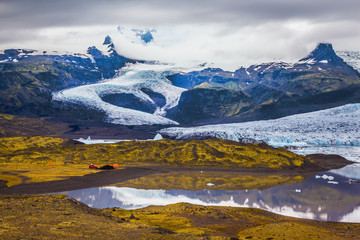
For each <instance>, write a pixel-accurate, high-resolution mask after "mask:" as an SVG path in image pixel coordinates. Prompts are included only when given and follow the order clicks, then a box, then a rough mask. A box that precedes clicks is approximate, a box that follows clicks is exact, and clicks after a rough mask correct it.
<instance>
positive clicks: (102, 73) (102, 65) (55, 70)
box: [0, 37, 136, 116]
mask: <svg viewBox="0 0 360 240" xmlns="http://www.w3.org/2000/svg"><path fill="white" fill-rule="evenodd" d="M112 45H113V44H112V42H111V39H110V37H107V38H106V39H105V42H104V48H105V49H106V50H107V51H106V52H101V51H100V50H98V49H97V48H96V47H89V49H88V54H69V53H64V54H61V53H57V52H52V53H50V54H48V53H47V52H46V51H44V52H38V51H36V50H24V49H8V50H5V51H4V52H3V53H2V54H0V112H2V113H10V114H23V115H30V116H39V115H40V116H42V115H48V114H52V113H54V112H55V113H56V111H57V110H55V109H53V108H52V103H51V95H52V92H53V91H58V90H61V89H64V88H70V87H74V86H79V85H83V84H89V83H95V82H97V81H99V80H101V79H104V78H111V77H113V76H114V75H115V73H116V71H117V70H118V69H119V68H121V67H123V66H125V64H126V63H135V62H136V61H135V60H131V59H127V58H125V57H123V56H121V55H119V54H118V53H117V52H116V50H115V49H114V48H113V47H112Z"/></svg>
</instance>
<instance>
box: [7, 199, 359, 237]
mask: <svg viewBox="0 0 360 240" xmlns="http://www.w3.org/2000/svg"><path fill="white" fill-rule="evenodd" d="M0 219H1V221H0V238H1V239H349V240H351V239H358V236H359V234H360V224H350V223H325V222H318V221H311V220H302V219H296V218H290V217H284V216H279V215H276V214H273V213H269V212H265V211H262V210H256V209H247V208H231V207H204V206H196V205H191V204H186V203H179V204H174V205H169V206H157V207H155V206H150V207H147V208H144V209H138V210H121V209H116V208H112V209H105V210H99V209H93V208H90V207H87V206H86V205H84V204H82V203H79V202H77V201H75V200H73V199H71V198H69V197H66V196H64V195H57V196H41V195H17V196H6V195H0Z"/></svg>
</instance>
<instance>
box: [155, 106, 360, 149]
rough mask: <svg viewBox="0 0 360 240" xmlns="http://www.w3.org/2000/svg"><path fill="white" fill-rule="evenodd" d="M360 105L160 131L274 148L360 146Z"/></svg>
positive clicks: (178, 136)
mask: <svg viewBox="0 0 360 240" xmlns="http://www.w3.org/2000/svg"><path fill="white" fill-rule="evenodd" d="M359 119H360V104H348V105H344V106H341V107H337V108H332V109H327V110H322V111H316V112H310V113H304V114H296V115H292V116H288V117H283V118H279V119H274V120H264V121H254V122H244V123H233V124H218V125H205V126H200V127H190V128H180V127H172V128H166V129H162V130H160V131H159V133H160V134H161V135H163V136H167V137H170V138H174V139H191V138H199V137H201V136H206V137H213V138H221V139H229V140H235V141H242V139H244V138H245V139H254V140H257V141H264V142H266V143H268V144H270V145H272V146H275V147H280V146H281V147H283V146H295V147H301V146H311V145H343V146H360V121H359Z"/></svg>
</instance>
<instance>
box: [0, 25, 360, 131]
mask: <svg viewBox="0 0 360 240" xmlns="http://www.w3.org/2000/svg"><path fill="white" fill-rule="evenodd" d="M124 31H125V30H124ZM129 31H130V33H126V34H128V35H129V36H133V37H134V38H136V39H138V40H139V41H145V40H146V41H151V40H150V38H149V37H150V35H149V34H148V33H151V31H150V30H136V29H133V30H129ZM142 38H146V39H142ZM146 41H145V42H146ZM145 42H144V46H145V45H146V44H145ZM340 54H341V56H344V58H345V59H346V62H345V61H344V60H343V59H342V58H341V57H339V56H338V55H337V54H336V53H335V51H334V50H333V47H332V45H331V44H328V43H321V44H319V45H318V46H317V47H316V48H315V49H314V51H312V52H311V53H310V54H309V55H307V56H306V57H304V58H303V59H301V60H300V61H298V62H296V63H293V64H289V63H283V62H272V63H264V64H259V65H252V66H250V67H248V68H243V67H242V68H239V69H237V70H236V71H234V72H230V71H223V70H222V69H219V68H207V69H203V70H200V71H192V72H188V73H184V72H180V70H179V68H175V67H174V66H171V65H166V64H161V63H156V62H145V61H138V60H133V59H128V58H126V57H124V56H122V55H120V54H119V53H118V52H117V49H116V47H115V44H114V43H113V41H112V39H111V38H110V37H109V36H106V37H105V40H104V42H103V44H102V46H99V47H94V46H93V47H89V48H88V51H87V53H86V54H76V53H75V54H70V53H57V52H51V53H50V52H46V51H42V52H41V51H35V50H24V49H8V50H5V51H3V52H2V53H0V113H6V114H16V115H25V116H33V117H39V116H41V117H42V116H53V117H62V118H68V119H82V120H95V121H98V122H108V123H115V124H121V125H144V124H146V125H156V124H161V125H168V124H170V125H171V124H178V123H179V124H183V125H200V124H211V123H229V122H244V121H251V120H261V119H272V118H278V117H283V116H288V115H291V114H297V113H304V112H310V111H315V110H321V109H326V108H331V107H337V106H341V105H344V104H348V103H359V102H360V73H359V72H358V71H357V70H355V69H354V68H353V67H352V66H357V63H358V62H359V55H357V54H356V52H340ZM347 62H349V63H350V64H351V66H350V65H348V64H347ZM139 63H140V64H139ZM143 63H146V64H143ZM127 64H130V65H131V66H128V67H127V68H124V66H126V65H127ZM197 69H198V68H197ZM105 79H106V81H104V80H105Z"/></svg>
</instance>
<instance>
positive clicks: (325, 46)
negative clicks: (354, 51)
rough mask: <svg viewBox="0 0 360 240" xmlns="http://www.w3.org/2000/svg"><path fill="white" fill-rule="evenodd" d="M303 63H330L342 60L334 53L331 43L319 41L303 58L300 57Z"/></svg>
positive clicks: (340, 62) (338, 62) (341, 62)
mask: <svg viewBox="0 0 360 240" xmlns="http://www.w3.org/2000/svg"><path fill="white" fill-rule="evenodd" d="M300 62H305V63H330V64H335V65H337V64H343V63H344V60H343V59H342V58H340V57H339V56H337V55H336V53H335V51H334V49H333V46H332V44H331V43H319V44H318V45H317V47H316V48H315V49H314V50H313V51H312V52H311V53H309V55H307V56H306V57H305V58H302V59H300Z"/></svg>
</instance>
